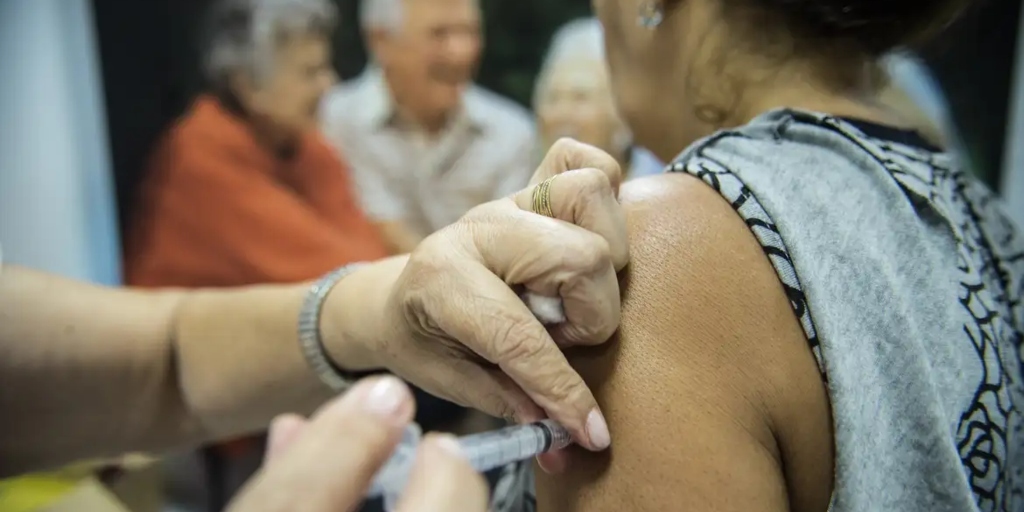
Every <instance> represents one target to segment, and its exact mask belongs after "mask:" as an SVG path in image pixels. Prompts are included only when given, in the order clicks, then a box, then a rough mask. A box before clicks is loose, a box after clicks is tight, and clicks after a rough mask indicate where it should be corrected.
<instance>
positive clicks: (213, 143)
mask: <svg viewBox="0 0 1024 512" xmlns="http://www.w3.org/2000/svg"><path fill="white" fill-rule="evenodd" d="M152 166H153V168H152V169H151V173H150V174H149V176H147V181H146V182H145V183H144V184H143V189H142V191H141V192H142V194H141V196H140V203H139V205H140V209H139V211H138V213H137V218H136V219H133V220H134V222H133V231H132V232H131V233H130V237H129V241H128V245H127V246H126V252H125V260H126V261H125V271H126V281H127V282H128V284H130V285H135V286H183V287H206V286H240V285H247V284H255V283H267V282H296V281H303V280H307V279H312V278H315V277H317V276H319V275H321V274H323V273H325V272H328V271H330V270H331V269H333V268H336V267H339V266H341V265H344V264H346V263H352V262H356V261H367V260H375V259H379V258H382V257H385V256H387V250H386V248H385V245H384V243H383V240H382V239H381V238H380V236H379V234H378V233H377V232H376V230H375V228H374V226H373V225H372V224H371V223H370V221H369V220H368V219H367V218H366V217H365V215H363V213H362V211H361V210H360V209H359V207H358V205H357V203H356V199H355V197H354V195H353V190H352V185H351V183H350V180H349V176H348V170H347V169H346V167H345V165H344V164H343V163H342V161H341V160H340V159H339V158H338V156H337V155H336V154H335V153H334V150H333V149H332V148H331V147H330V146H329V145H328V144H327V143H326V142H325V141H324V140H323V139H322V138H321V137H320V135H319V134H314V133H310V134H308V135H307V136H305V137H304V138H303V140H302V141H301V143H300V144H299V147H298V149H297V151H296V153H295V154H294V155H293V156H292V157H291V158H289V159H288V160H287V161H285V160H282V159H280V158H279V157H277V156H275V155H274V154H273V153H271V152H270V151H268V150H267V149H265V148H264V147H262V146H260V144H259V143H258V142H257V140H256V138H255V137H254V135H253V133H252V132H251V131H250V129H249V127H248V125H247V124H246V123H245V122H244V121H243V120H242V119H240V118H238V117H237V116H235V115H233V114H232V113H230V112H228V111H227V110H226V109H225V108H224V107H223V106H222V105H221V104H220V103H219V102H218V101H217V100H216V99H214V98H212V97H201V98H199V99H198V100H197V101H196V102H195V104H194V105H193V107H192V109H191V110H190V111H189V112H188V113H187V114H186V115H185V117H184V118H182V119H181V120H179V122H178V123H177V124H176V125H175V126H174V127H173V128H172V129H171V131H170V133H168V134H167V136H166V138H165V139H164V140H163V141H162V143H161V144H160V146H159V147H158V149H157V152H156V154H155V155H154V159H153V161H152Z"/></svg>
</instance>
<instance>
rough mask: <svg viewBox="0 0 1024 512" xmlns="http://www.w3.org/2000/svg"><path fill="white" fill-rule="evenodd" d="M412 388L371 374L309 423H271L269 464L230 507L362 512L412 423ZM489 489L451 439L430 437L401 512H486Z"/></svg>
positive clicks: (233, 511)
mask: <svg viewBox="0 0 1024 512" xmlns="http://www.w3.org/2000/svg"><path fill="white" fill-rule="evenodd" d="M414 408H415V405H414V403H413V399H412V395H411V393H410V392H409V389H408V388H407V387H406V386H405V385H404V384H402V382H401V381H399V380H398V379H396V378H394V377H380V378H371V379H366V380H364V381H361V382H359V383H358V384H356V385H355V386H354V387H353V388H352V389H351V390H349V392H348V393H346V394H345V395H343V396H342V397H340V398H335V399H334V400H333V401H331V402H330V403H328V404H327V405H325V406H324V407H323V408H321V409H320V411H319V412H317V413H316V414H315V415H314V416H313V418H312V419H310V420H309V421H307V420H304V419H303V418H301V417H299V416H281V417H278V418H277V419H276V420H274V423H273V424H271V427H270V436H269V441H268V444H267V461H266V463H265V464H264V466H263V468H262V469H260V471H259V472H258V473H257V474H256V475H255V476H254V477H253V479H252V480H250V481H249V483H248V484H247V485H246V487H245V489H243V490H242V492H241V493H240V494H239V496H238V498H236V499H235V500H234V502H233V503H232V504H231V506H230V507H229V509H228V510H229V512H284V511H289V512H291V511H306V512H335V511H337V510H355V509H356V506H357V505H358V504H359V503H360V502H361V501H362V499H363V496H364V495H365V494H366V490H367V489H368V488H369V486H370V482H371V480H372V479H373V476H374V474H375V473H376V471H377V470H378V469H380V467H381V466H382V465H383V464H384V461H386V460H387V458H388V456H389V455H390V454H391V452H393V451H394V449H395V445H397V444H398V441H399V439H401V436H402V429H403V428H404V427H405V426H406V425H407V424H408V423H409V422H410V421H412V417H413V412H414ZM487 494H488V493H487V486H486V483H485V481H484V479H483V477H482V476H480V475H479V474H477V473H476V472H475V471H473V468H472V467H470V465H469V462H468V461H467V460H466V459H465V458H463V456H462V455H461V453H460V452H459V450H458V444H457V442H456V441H455V439H454V438H453V437H451V436H446V435H428V436H427V437H426V438H425V439H424V441H423V442H422V443H421V444H420V447H419V451H418V453H417V456H416V465H415V467H414V468H413V472H412V474H411V476H410V480H409V483H408V485H407V487H406V489H405V493H404V494H403V495H402V498H401V500H400V501H399V505H398V511H399V512H434V511H437V512H448V511H452V510H460V511H466V512H477V511H478V512H484V511H486V510H487Z"/></svg>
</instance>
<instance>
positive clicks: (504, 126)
mask: <svg viewBox="0 0 1024 512" xmlns="http://www.w3.org/2000/svg"><path fill="white" fill-rule="evenodd" d="M393 105H394V104H393V102H392V99H391V97H390V94H389V92H388V89H387V86H386V84H385V81H384V76H383V74H382V73H381V71H380V70H379V69H377V68H370V69H368V70H367V71H366V72H364V73H363V74H362V75H361V76H359V77H358V78H356V79H354V80H352V81H350V82H347V83H345V84H341V85H339V86H338V87H336V88H335V89H334V90H333V91H331V92H330V93H328V95H327V97H326V98H325V99H324V104H323V111H322V115H321V118H322V120H323V131H324V134H325V135H326V137H327V139H328V140H330V141H331V143H332V144H334V145H335V147H336V148H338V150H339V151H340V152H341V153H342V158H344V159H346V160H347V161H348V162H349V164H350V165H351V167H352V176H353V178H354V182H355V184H356V189H357V191H358V194H359V197H360V200H361V202H362V204H363V208H364V210H365V211H366V213H367V214H368V215H369V216H370V217H371V218H373V219H375V220H380V221H402V222H403V223H405V224H406V225H407V226H408V227H409V228H411V229H412V230H413V231H414V232H416V233H417V234H419V235H420V236H426V235H429V234H430V233H432V232H434V231H436V230H438V229H440V228H443V227H445V226H447V225H449V224H451V223H452V222H455V221H456V220H458V219H459V217H461V216H462V215H463V214H464V213H466V211H467V210H469V209H470V208H472V207H474V206H477V205H479V204H481V203H485V202H487V201H490V200H493V199H496V198H499V197H503V196H506V195H508V194H511V193H513V192H515V191H517V190H519V189H521V188H523V187H525V186H526V184H527V182H528V181H529V179H530V176H531V175H532V174H533V170H534V168H533V165H531V157H532V155H533V154H534V151H533V146H534V143H535V140H536V138H535V135H534V129H533V123H532V121H531V118H530V116H529V114H528V113H527V112H526V110H525V109H523V108H521V107H519V106H518V105H516V104H514V103H512V102H511V101H510V100H507V99H505V98H502V97H500V96H498V95H496V94H494V93H491V92H489V91H486V90H484V89H482V88H480V87H478V86H475V85H471V86H469V87H468V88H467V90H466V92H465V94H464V95H463V101H462V108H461V109H460V111H459V113H458V115H456V116H454V117H453V119H452V121H451V122H450V123H449V124H448V126H447V127H446V128H445V129H444V131H443V132H442V133H440V134H436V135H433V136H429V137H428V136H427V135H426V134H424V133H422V132H419V131H417V130H416V129H414V128H412V127H409V126H403V125H402V124H401V123H398V122H397V119H396V116H395V115H394V113H395V109H394V106H393Z"/></svg>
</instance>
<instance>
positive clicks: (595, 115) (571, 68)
mask: <svg viewBox="0 0 1024 512" xmlns="http://www.w3.org/2000/svg"><path fill="white" fill-rule="evenodd" d="M536 84H537V85H536V86H535V89H534V93H533V105H534V112H535V113H536V115H537V126H538V131H539V135H540V148H539V149H540V150H541V153H540V155H539V156H543V153H544V152H546V151H547V149H548V148H549V147H551V144H553V143H554V142H555V141H556V140H558V139H559V138H561V137H571V138H574V139H577V140H579V141H582V142H586V143H587V144H591V145H594V146H597V147H599V148H601V149H603V150H605V151H606V152H607V153H609V154H610V155H612V156H614V157H615V158H616V160H618V161H619V165H620V166H621V167H622V169H623V170H624V171H626V177H627V178H636V177H640V176H647V175H650V174H657V173H660V172H661V171H662V169H664V164H662V163H661V161H659V160H658V158H657V157H655V156H654V155H653V154H651V153H650V152H648V151H646V150H644V149H643V148H640V147H637V146H636V145H634V144H633V136H632V134H631V133H630V131H629V128H628V127H627V126H626V123H625V122H624V121H623V120H622V118H621V117H620V116H619V113H618V111H617V109H616V107H615V99H614V97H613V96H612V91H611V83H610V82H609V76H608V66H607V65H606V64H605V58H604V34H603V33H602V28H601V24H600V22H598V21H597V19H595V18H582V19H578V20H574V21H570V22H569V23H566V24H565V25H563V26H562V27H561V28H560V29H558V31H557V32H556V33H555V35H554V38H553V39H552V42H551V46H550V47H549V49H548V52H547V54H546V56H545V57H544V62H543V64H542V66H541V69H540V74H539V75H538V76H537V81H536ZM538 158H539V157H538Z"/></svg>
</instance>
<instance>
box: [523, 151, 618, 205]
mask: <svg viewBox="0 0 1024 512" xmlns="http://www.w3.org/2000/svg"><path fill="white" fill-rule="evenodd" d="M584 168H592V169H597V170H599V171H601V172H603V173H604V174H605V176H607V177H608V182H609V183H610V184H611V186H612V190H613V191H614V193H615V195H616V196H618V194H619V185H621V184H622V179H623V175H622V168H621V167H619V162H618V161H617V160H615V158H614V157H612V156H611V155H609V154H608V153H605V152H604V151H602V150H600V149H598V148H597V147H595V146H591V145H590V144H584V143H582V142H580V141H578V140H574V139H570V138H568V137H562V138H561V139H558V140H557V141H555V143H554V144H552V145H551V149H549V150H548V152H547V154H545V155H544V159H543V160H541V162H540V165H539V166H538V167H537V170H536V171H534V173H533V177H532V178H530V185H531V186H533V185H536V184H538V183H540V182H542V181H544V180H546V179H548V178H550V177H552V176H556V175H559V174H562V173H563V172H566V171H574V170H577V169H584Z"/></svg>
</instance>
